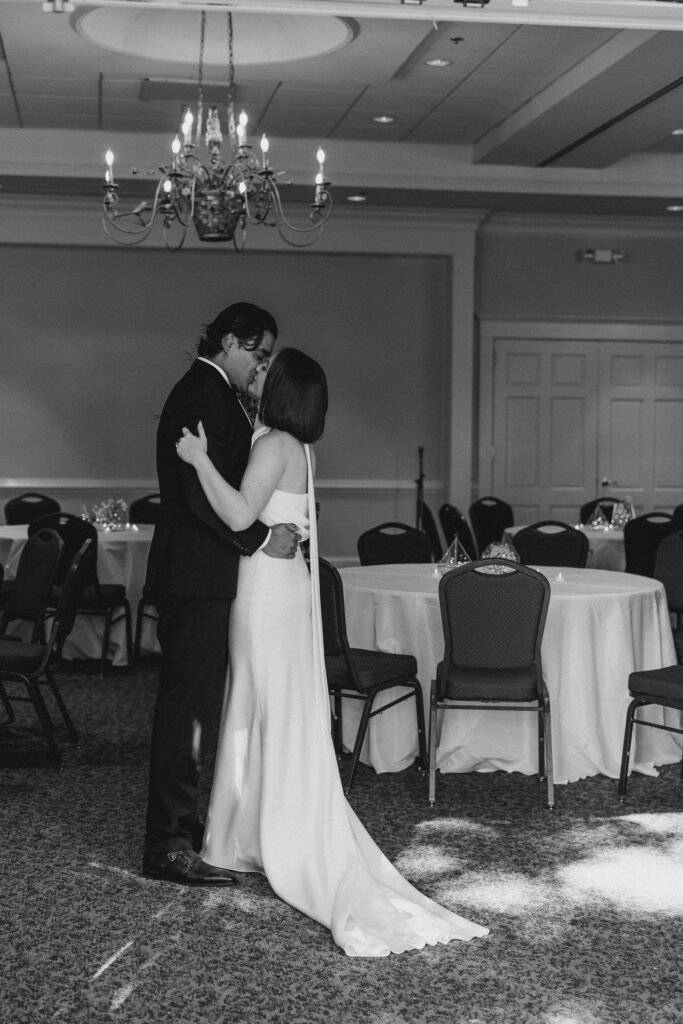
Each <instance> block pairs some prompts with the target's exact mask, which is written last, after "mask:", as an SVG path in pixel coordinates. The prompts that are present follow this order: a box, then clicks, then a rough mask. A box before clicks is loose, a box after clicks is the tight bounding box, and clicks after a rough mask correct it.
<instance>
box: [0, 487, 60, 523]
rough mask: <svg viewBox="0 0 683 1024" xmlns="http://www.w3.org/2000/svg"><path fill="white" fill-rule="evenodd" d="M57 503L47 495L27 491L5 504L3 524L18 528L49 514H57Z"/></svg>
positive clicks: (58, 509)
mask: <svg viewBox="0 0 683 1024" xmlns="http://www.w3.org/2000/svg"><path fill="white" fill-rule="evenodd" d="M59 511H60V508H59V502H58V501H56V500H55V499H54V498H50V497H48V495H47V494H38V493H37V492H35V491H27V492H26V494H19V495H17V497H16V498H10V500H9V501H8V502H6V504H5V522H6V523H7V524H8V526H20V525H21V524H22V523H32V522H34V520H36V519H40V518H41V517H42V516H46V515H48V513H50V512H59Z"/></svg>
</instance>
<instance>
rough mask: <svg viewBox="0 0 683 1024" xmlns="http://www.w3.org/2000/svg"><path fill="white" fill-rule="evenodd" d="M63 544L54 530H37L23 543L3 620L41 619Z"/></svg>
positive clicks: (31, 620)
mask: <svg viewBox="0 0 683 1024" xmlns="http://www.w3.org/2000/svg"><path fill="white" fill-rule="evenodd" d="M63 549H64V544H63V542H62V539H61V537H60V536H59V534H58V533H56V532H55V531H54V530H47V529H43V530H37V531H36V532H35V533H33V534H32V535H31V536H30V537H29V538H28V540H27V541H26V543H25V544H24V546H23V548H22V551H21V556H20V558H19V565H18V566H17V574H16V579H15V581H14V585H13V586H12V588H11V589H10V591H9V594H8V597H7V601H6V602H5V605H4V607H3V613H4V619H5V620H6V621H9V620H11V619H24V620H26V621H27V622H32V623H34V625H36V624H40V623H41V622H42V620H43V615H44V612H45V607H46V605H47V600H48V597H49V595H50V590H51V588H52V584H53V582H54V579H55V576H56V573H57V568H58V566H59V563H60V559H61V557H62V552H63Z"/></svg>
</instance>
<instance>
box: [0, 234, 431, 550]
mask: <svg viewBox="0 0 683 1024" xmlns="http://www.w3.org/2000/svg"><path fill="white" fill-rule="evenodd" d="M0 274H1V275H2V280H3V286H4V287H3V292H4V301H3V307H2V310H1V311H0V325H1V329H2V334H1V339H2V340H1V342H0V345H1V346H2V353H3V355H2V365H3V372H2V378H1V380H0V478H2V482H4V485H5V486H4V490H3V491H2V492H0V501H4V500H6V498H7V497H9V496H10V495H11V494H14V493H18V492H19V491H20V490H22V489H33V486H32V485H35V486H38V485H39V489H41V490H48V491H49V492H50V493H55V494H57V496H58V497H60V500H61V501H62V503H63V506H64V507H66V508H69V509H70V510H71V511H77V510H78V508H79V507H80V503H81V501H82V500H90V499H91V498H92V500H94V497H93V495H94V496H97V492H98V491H99V492H100V496H101V492H102V489H104V490H106V491H108V492H109V493H112V492H114V493H112V496H116V497H118V496H121V497H127V498H128V497H130V496H133V495H134V494H135V493H144V492H145V491H146V490H153V489H155V488H156V480H155V469H154V433H155V416H156V415H157V414H158V413H159V411H160V409H161V407H162V404H163V400H164V397H165V395H166V394H167V392H168V390H169V388H170V387H171V386H172V384H173V382H174V381H175V380H176V379H177V378H178V377H179V376H180V375H181V374H182V373H183V372H184V369H185V368H186V366H187V365H188V354H191V353H193V352H194V343H195V340H196V338H197V336H198V333H199V330H200V328H201V323H202V321H203V320H204V319H210V318H212V317H213V316H214V315H215V314H216V313H217V312H218V311H219V310H220V309H221V308H222V307H223V306H225V305H228V304H229V303H230V302H231V301H234V300H236V299H238V298H239V299H246V300H249V301H253V302H257V303H259V304H261V305H264V306H265V307H266V308H269V309H270V310H271V311H273V312H274V313H275V315H276V318H277V320H278V322H279V325H280V331H281V335H280V343H281V344H283V345H295V346H299V347H301V348H302V349H304V350H305V351H307V352H309V353H310V354H311V355H313V356H314V357H315V358H317V359H319V360H320V362H321V363H322V364H323V366H324V367H325V369H326V371H327V373H328V378H329V386H330V412H329V419H328V426H327V430H326V434H325V437H324V438H323V440H322V441H321V443H320V445H319V451H318V478H319V480H320V488H319V491H320V493H319V497H320V499H321V503H322V511H321V519H320V532H321V547H322V550H323V551H327V552H328V553H330V554H332V555H335V556H340V555H341V556H348V555H352V554H353V551H354V550H355V538H356V537H357V535H358V533H360V532H361V531H362V530H363V529H365V528H367V527H368V526H371V525H374V523H376V522H378V521H380V520H381V519H383V518H386V519H394V518H400V519H405V518H406V517H412V515H413V514H414V511H413V509H414V491H415V488H414V484H413V480H414V478H415V476H416V475H417V446H418V445H424V447H425V472H426V474H427V476H428V478H429V483H428V486H429V489H430V490H429V492H428V493H434V494H435V500H440V499H441V487H442V485H441V483H440V481H441V479H442V477H443V475H444V464H445V462H446V461H447V457H448V410H447V400H448V373H449V364H450V356H449V352H450V335H449V325H450V301H451V300H450V272H449V267H448V260H447V259H446V258H444V257H432V256H429V255H417V256H392V255H360V254H348V255H344V254H341V255H340V254H329V253H321V254H317V253H296V254H294V253H289V252H287V253H271V252H253V253H252V252H248V251H247V252H243V253H242V254H240V255H239V256H237V255H235V254H233V253H230V252H228V253H226V252H225V251H222V252H220V253H219V252H217V251H216V250H211V251H196V250H189V251H185V250H184V251H182V252H180V253H168V252H166V251H165V250H156V249H134V250H122V249H119V248H112V247H107V248H85V249H84V248H69V247H54V246H49V247H48V246H30V247H29V246H26V247H24V246H14V245H6V246H0ZM333 509H334V511H332V510H333ZM409 521H410V520H409Z"/></svg>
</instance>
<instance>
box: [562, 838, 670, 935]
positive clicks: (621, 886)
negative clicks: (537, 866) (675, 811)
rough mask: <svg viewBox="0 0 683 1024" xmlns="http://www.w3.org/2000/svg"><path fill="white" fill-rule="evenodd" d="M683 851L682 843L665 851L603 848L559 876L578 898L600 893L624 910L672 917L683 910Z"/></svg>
mask: <svg viewBox="0 0 683 1024" xmlns="http://www.w3.org/2000/svg"><path fill="white" fill-rule="evenodd" d="M682 853H683V844H681V843H672V844H671V847H670V848H669V849H665V850H652V849H648V848H646V847H643V846H637V847H629V848H628V849H622V850H618V851H613V852H609V851H603V852H601V853H599V854H597V855H596V856H595V857H590V858H588V859H586V860H584V861H580V862H578V863H575V864H569V865H567V866H565V867H560V868H558V871H557V877H558V879H559V880H560V881H561V882H562V883H563V885H564V887H565V889H566V892H567V895H568V896H570V897H571V898H572V899H575V900H577V901H582V900H585V899H586V898H588V897H590V896H593V897H595V896H599V897H602V898H603V899H606V900H609V901H611V902H612V903H616V904H618V905H619V906H620V907H621V908H623V909H631V910H637V911H640V912H642V913H657V914H665V915H666V916H671V917H673V916H677V915H679V914H681V913H683V872H682V871H681V855H682Z"/></svg>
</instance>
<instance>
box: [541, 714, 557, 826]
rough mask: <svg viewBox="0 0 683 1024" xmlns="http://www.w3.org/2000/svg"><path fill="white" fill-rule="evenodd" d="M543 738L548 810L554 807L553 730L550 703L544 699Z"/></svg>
mask: <svg viewBox="0 0 683 1024" xmlns="http://www.w3.org/2000/svg"><path fill="white" fill-rule="evenodd" d="M543 738H544V746H545V775H546V779H547V784H548V810H549V811H552V810H553V808H554V807H555V790H554V787H553V730H552V720H551V717H550V701H549V699H548V698H547V697H546V698H545V701H544V703H543Z"/></svg>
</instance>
